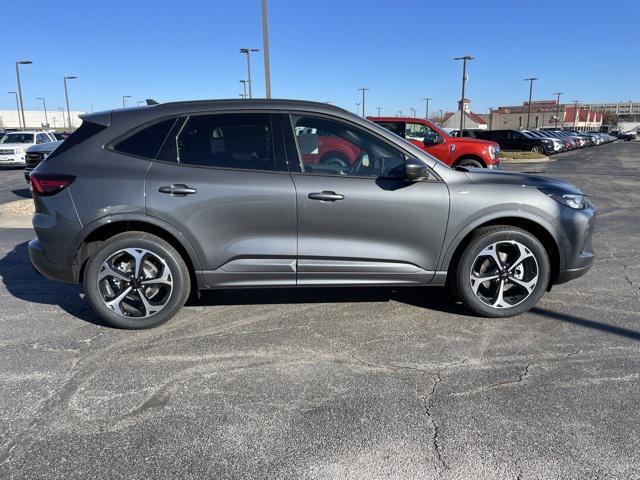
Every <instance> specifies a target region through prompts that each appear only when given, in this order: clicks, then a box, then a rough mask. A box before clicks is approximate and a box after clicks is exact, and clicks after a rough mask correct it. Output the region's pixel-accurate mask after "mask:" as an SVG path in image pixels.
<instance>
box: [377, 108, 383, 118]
mask: <svg viewBox="0 0 640 480" xmlns="http://www.w3.org/2000/svg"><path fill="white" fill-rule="evenodd" d="M376 109H377V110H378V116H380V112H381V111H382V107H376Z"/></svg>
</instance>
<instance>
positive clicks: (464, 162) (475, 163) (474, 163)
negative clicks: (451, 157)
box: [456, 158, 484, 168]
mask: <svg viewBox="0 0 640 480" xmlns="http://www.w3.org/2000/svg"><path fill="white" fill-rule="evenodd" d="M456 165H457V166H459V167H475V168H484V165H483V164H482V162H480V161H479V160H476V159H474V158H462V159H460V160H458V161H457V162H456Z"/></svg>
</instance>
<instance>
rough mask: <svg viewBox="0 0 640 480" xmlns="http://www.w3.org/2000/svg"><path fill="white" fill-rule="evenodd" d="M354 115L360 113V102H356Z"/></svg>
mask: <svg viewBox="0 0 640 480" xmlns="http://www.w3.org/2000/svg"><path fill="white" fill-rule="evenodd" d="M356 115H360V102H356Z"/></svg>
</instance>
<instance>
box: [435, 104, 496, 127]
mask: <svg viewBox="0 0 640 480" xmlns="http://www.w3.org/2000/svg"><path fill="white" fill-rule="evenodd" d="M461 111H464V117H465V118H464V128H465V130H467V129H469V130H476V129H480V130H486V128H487V121H486V120H485V119H484V118H482V117H481V116H480V115H478V114H477V113H473V112H472V111H471V100H469V99H468V98H463V99H462V100H461V101H459V102H458V111H457V112H447V113H445V115H444V118H443V119H442V122H441V125H442V126H443V127H444V128H451V129H459V128H460V114H461Z"/></svg>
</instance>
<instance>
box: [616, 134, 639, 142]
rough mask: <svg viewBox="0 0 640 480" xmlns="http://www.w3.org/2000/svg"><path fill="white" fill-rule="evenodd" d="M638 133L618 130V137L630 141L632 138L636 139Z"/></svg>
mask: <svg viewBox="0 0 640 480" xmlns="http://www.w3.org/2000/svg"><path fill="white" fill-rule="evenodd" d="M635 138H636V134H635V132H618V139H620V140H625V141H627V142H630V141H631V140H635Z"/></svg>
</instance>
